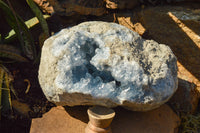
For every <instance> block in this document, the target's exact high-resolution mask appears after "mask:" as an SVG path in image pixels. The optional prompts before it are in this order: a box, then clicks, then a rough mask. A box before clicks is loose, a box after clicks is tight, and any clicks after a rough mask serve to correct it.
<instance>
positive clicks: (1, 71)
mask: <svg viewBox="0 0 200 133" xmlns="http://www.w3.org/2000/svg"><path fill="white" fill-rule="evenodd" d="M3 76H4V71H3V70H2V69H1V67H0V120H1V107H2V104H1V99H2V90H1V88H2V87H3Z"/></svg>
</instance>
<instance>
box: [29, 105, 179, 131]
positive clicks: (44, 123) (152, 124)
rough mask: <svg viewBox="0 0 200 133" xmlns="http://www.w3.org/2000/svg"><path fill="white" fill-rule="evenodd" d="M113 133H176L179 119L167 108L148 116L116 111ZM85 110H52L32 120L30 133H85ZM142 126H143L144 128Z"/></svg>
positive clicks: (80, 107)
mask: <svg viewBox="0 0 200 133" xmlns="http://www.w3.org/2000/svg"><path fill="white" fill-rule="evenodd" d="M114 110H115V112H116V116H115V118H114V120H113V122H112V123H111V128H112V132H113V133H133V132H134V133H178V132H177V131H178V130H177V129H178V126H179V125H180V118H179V117H178V116H177V115H176V114H175V113H174V112H173V110H172V109H171V108H170V107H169V106H167V105H166V104H164V105H162V106H161V107H159V108H157V109H155V110H151V111H148V112H133V111H128V110H125V109H123V108H115V109H114ZM87 123H88V115H87V108H86V107H82V106H78V107H65V108H63V107H60V106H58V107H53V108H52V109H51V110H50V111H49V112H47V113H46V114H44V115H43V117H42V118H35V119H32V124H31V128H30V133H85V127H86V125H87ZM144 125H145V126H144Z"/></svg>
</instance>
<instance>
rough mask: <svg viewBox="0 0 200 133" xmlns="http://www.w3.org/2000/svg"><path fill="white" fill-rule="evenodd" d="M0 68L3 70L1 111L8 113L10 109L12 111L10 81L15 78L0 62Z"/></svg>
mask: <svg viewBox="0 0 200 133" xmlns="http://www.w3.org/2000/svg"><path fill="white" fill-rule="evenodd" d="M0 70H1V71H3V73H4V75H3V76H2V75H1V76H2V84H1V88H0V89H1V106H2V109H1V111H2V112H4V113H6V114H8V111H12V103H11V95H10V83H11V81H12V80H13V78H12V76H11V75H10V73H9V71H8V70H7V69H6V68H5V67H4V66H3V65H1V64H0Z"/></svg>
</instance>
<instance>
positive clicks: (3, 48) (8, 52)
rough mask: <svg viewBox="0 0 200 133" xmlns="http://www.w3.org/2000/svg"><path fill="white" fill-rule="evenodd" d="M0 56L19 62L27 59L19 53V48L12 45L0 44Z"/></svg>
mask: <svg viewBox="0 0 200 133" xmlns="http://www.w3.org/2000/svg"><path fill="white" fill-rule="evenodd" d="M0 57H4V58H9V59H13V60H16V61H20V62H28V60H27V59H26V58H24V57H22V56H21V55H20V50H19V49H17V48H16V47H14V46H12V45H7V44H1V45H0Z"/></svg>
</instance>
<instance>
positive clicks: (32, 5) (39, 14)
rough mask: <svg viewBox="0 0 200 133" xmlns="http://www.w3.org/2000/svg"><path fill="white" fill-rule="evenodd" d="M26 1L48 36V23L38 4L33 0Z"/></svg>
mask: <svg viewBox="0 0 200 133" xmlns="http://www.w3.org/2000/svg"><path fill="white" fill-rule="evenodd" d="M26 2H27V3H28V5H29V6H30V8H31V10H32V11H33V12H34V13H35V16H36V17H37V18H38V20H39V22H40V24H41V27H42V29H43V31H44V33H45V34H46V35H47V36H49V28H48V24H47V22H46V20H45V19H44V17H43V14H42V12H41V11H40V9H39V8H38V6H37V5H36V4H35V3H34V2H33V0H26Z"/></svg>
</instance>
